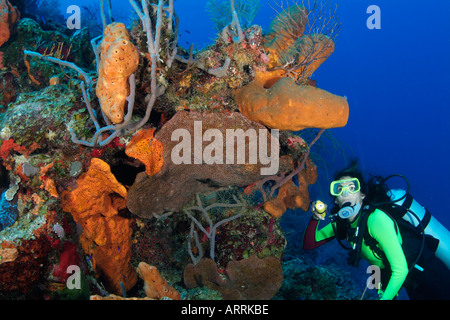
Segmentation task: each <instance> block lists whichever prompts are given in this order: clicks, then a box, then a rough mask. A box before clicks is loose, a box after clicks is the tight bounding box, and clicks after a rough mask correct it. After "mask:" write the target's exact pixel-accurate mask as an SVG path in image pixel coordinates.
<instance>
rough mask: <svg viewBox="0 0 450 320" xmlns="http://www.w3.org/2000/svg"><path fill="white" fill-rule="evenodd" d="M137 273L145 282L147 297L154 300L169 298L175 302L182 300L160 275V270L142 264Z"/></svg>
mask: <svg viewBox="0 0 450 320" xmlns="http://www.w3.org/2000/svg"><path fill="white" fill-rule="evenodd" d="M136 272H137V273H138V274H139V277H140V278H141V279H142V280H144V282H145V285H144V290H145V293H146V294H147V297H149V298H152V299H161V298H162V297H168V298H171V299H173V300H181V297H180V294H179V293H178V291H177V290H175V289H174V288H172V287H171V286H170V285H169V284H168V283H167V281H166V280H165V279H164V278H163V277H162V276H161V275H160V274H159V272H158V269H157V268H156V267H155V266H151V265H149V264H147V263H145V262H140V263H139V265H138V267H137V269H136Z"/></svg>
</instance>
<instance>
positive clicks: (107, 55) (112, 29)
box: [96, 22, 139, 123]
mask: <svg viewBox="0 0 450 320" xmlns="http://www.w3.org/2000/svg"><path fill="white" fill-rule="evenodd" d="M100 49H101V59H100V64H99V72H98V73H99V74H98V83H97V88H96V93H97V97H98V99H99V101H100V106H101V108H102V110H103V113H104V114H105V115H106V117H108V119H110V120H111V121H112V122H113V123H120V122H122V121H123V117H124V108H125V102H126V98H127V96H128V94H129V90H130V89H129V85H128V77H129V76H130V75H131V74H132V73H133V72H135V71H136V69H137V67H138V64H139V53H138V51H137V49H136V47H135V46H134V45H133V43H131V41H130V35H129V33H128V31H127V29H126V27H125V25H124V24H123V23H117V22H114V23H111V24H109V25H107V26H106V28H105V31H104V35H103V40H102V42H101V44H100Z"/></svg>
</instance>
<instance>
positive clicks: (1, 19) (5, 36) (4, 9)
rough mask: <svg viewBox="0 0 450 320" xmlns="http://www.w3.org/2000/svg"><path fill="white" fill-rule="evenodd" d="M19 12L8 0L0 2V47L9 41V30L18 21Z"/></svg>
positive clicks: (0, 0)
mask: <svg viewBox="0 0 450 320" xmlns="http://www.w3.org/2000/svg"><path fill="white" fill-rule="evenodd" d="M19 18H20V12H19V11H18V10H17V8H16V7H13V6H12V5H11V3H9V2H8V0H0V47H1V46H2V45H3V44H4V43H5V42H6V41H8V40H9V37H10V36H11V29H12V27H13V26H14V24H15V23H16V22H17V21H19Z"/></svg>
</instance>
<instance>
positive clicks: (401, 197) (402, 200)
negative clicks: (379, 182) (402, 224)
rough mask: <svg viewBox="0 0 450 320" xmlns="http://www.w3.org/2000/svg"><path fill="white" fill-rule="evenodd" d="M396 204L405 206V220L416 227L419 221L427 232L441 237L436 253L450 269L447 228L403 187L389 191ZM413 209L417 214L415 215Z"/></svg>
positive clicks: (438, 237) (449, 234) (449, 247)
mask: <svg viewBox="0 0 450 320" xmlns="http://www.w3.org/2000/svg"><path fill="white" fill-rule="evenodd" d="M387 194H388V196H389V197H390V199H391V200H392V201H393V203H394V204H396V205H398V206H401V207H402V208H405V210H404V213H403V216H402V217H401V218H402V219H403V220H406V221H408V222H409V223H410V224H411V225H413V226H414V227H419V221H418V220H417V218H419V219H420V223H421V224H422V227H423V230H424V232H425V234H427V235H430V236H432V237H434V238H436V239H439V243H438V245H437V248H436V251H435V255H436V256H437V257H438V258H439V259H440V260H442V262H444V263H445V265H446V266H447V268H448V269H449V270H450V232H449V230H447V229H446V228H445V227H444V226H443V225H442V224H441V223H440V222H439V221H438V220H437V219H436V218H434V217H433V216H432V215H431V213H430V212H429V211H428V210H427V209H426V208H424V207H423V206H422V205H420V204H419V203H418V202H417V201H416V200H415V199H414V198H413V197H412V196H411V195H410V194H409V193H407V192H406V191H405V190H403V189H391V190H389V191H388V192H387ZM411 211H412V212H414V213H415V215H416V216H417V218H416V217H414V216H413V215H412V214H411Z"/></svg>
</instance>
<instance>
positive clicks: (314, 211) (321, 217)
mask: <svg viewBox="0 0 450 320" xmlns="http://www.w3.org/2000/svg"><path fill="white" fill-rule="evenodd" d="M322 204H323V203H322ZM323 205H324V206H325V211H323V212H322V213H319V212H317V209H316V201H314V202H313V203H311V212H312V214H313V215H312V218H313V219H314V220H325V215H326V213H327V205H326V204H323Z"/></svg>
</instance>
